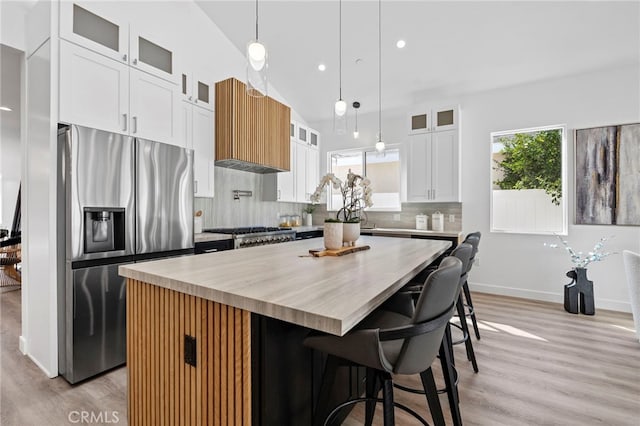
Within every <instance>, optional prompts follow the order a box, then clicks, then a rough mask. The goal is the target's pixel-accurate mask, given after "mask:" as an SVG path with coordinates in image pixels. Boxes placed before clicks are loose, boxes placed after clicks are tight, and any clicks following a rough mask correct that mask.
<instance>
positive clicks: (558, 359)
mask: <svg viewBox="0 0 640 426" xmlns="http://www.w3.org/2000/svg"><path fill="white" fill-rule="evenodd" d="M474 302H475V304H476V310H477V312H478V316H479V318H480V319H481V322H482V327H483V328H482V330H481V333H482V340H480V341H474V348H475V349H476V355H477V358H478V363H479V366H480V373H479V374H473V372H472V370H471V367H470V365H468V363H467V362H466V360H465V358H464V352H463V348H462V347H456V360H457V364H458V370H459V372H460V384H459V389H460V398H461V410H462V416H463V420H464V422H465V425H490V426H494V425H505V426H518V425H536V426H537V425H562V426H568V425H616V426H617V425H636V426H637V425H640V420H639V419H640V343H638V341H637V339H636V338H635V333H634V332H633V322H632V319H631V315H630V314H623V313H616V312H610V311H603V310H598V311H597V312H596V315H595V316H593V317H587V316H583V315H572V314H569V313H566V312H565V311H564V310H563V309H562V306H561V305H558V304H552V303H543V302H534V301H528V300H522V299H514V298H507V297H499V296H492V295H485V294H479V293H475V294H474ZM0 303H1V304H0V321H1V324H0V345H1V351H0V357H1V358H0V425H2V426H14V425H15V426H40V425H52V426H56V425H67V424H72V423H70V421H69V415H70V414H71V415H72V418H73V416H75V413H73V412H75V411H77V412H79V411H82V410H84V411H89V412H91V411H93V412H94V413H95V414H96V415H97V414H98V413H100V412H103V413H104V412H108V413H112V412H114V411H115V412H117V413H118V414H117V416H118V418H119V420H120V421H119V422H118V423H117V424H121V425H125V424H126V369H125V368H120V369H117V370H114V371H111V372H109V373H106V374H104V375H102V376H100V377H98V378H96V379H94V380H90V381H88V382H86V383H82V384H80V385H76V386H73V387H72V386H70V385H69V384H67V382H66V381H64V379H62V378H56V379H47V378H46V377H45V376H44V375H43V373H42V372H41V371H40V370H39V369H38V368H37V367H36V366H35V365H34V364H33V363H32V362H31V361H30V360H29V358H27V357H24V356H22V355H21V354H20V353H19V351H18V335H19V333H20V291H12V292H3V293H2V294H0ZM436 376H437V377H438V376H439V373H438V372H437V371H436ZM397 380H398V381H399V382H402V383H404V384H408V385H412V386H414V387H417V386H418V381H417V380H416V379H415V378H412V377H409V378H405V377H399V378H398V379H397ZM395 396H396V400H397V401H399V402H402V403H405V404H407V405H409V406H410V407H412V408H414V409H416V410H417V411H418V412H420V413H422V414H424V415H425V416H428V413H427V411H426V408H424V407H425V405H426V404H425V403H424V399H423V398H424V397H422V396H418V395H410V394H406V393H403V392H402V391H399V390H398V391H396V394H395ZM441 402H442V404H443V409H444V412H445V415H446V414H447V413H448V409H447V406H446V399H445V397H444V395H443V396H442V397H441ZM361 414H362V410H361V408H360V407H357V408H356V409H355V410H354V412H353V413H352V415H351V416H350V417H349V419H347V421H346V422H345V423H344V424H345V425H348V426H351V425H356V424H361V423H358V421H361ZM396 418H397V424H398V425H413V424H417V423H416V422H415V421H414V420H413V419H412V418H409V417H407V416H405V415H403V413H401V412H399V411H397V412H396ZM427 418H428V417H427ZM110 420H111V423H109V424H113V423H114V422H113V417H111V419H110ZM93 424H96V423H93ZM376 424H382V422H381V413H378V414H377V415H376Z"/></svg>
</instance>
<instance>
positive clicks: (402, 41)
mask: <svg viewBox="0 0 640 426" xmlns="http://www.w3.org/2000/svg"><path fill="white" fill-rule="evenodd" d="M406 45H407V43H406V42H405V41H404V40H398V41H397V42H396V46H397V47H398V49H402V48H403V47H405V46H406Z"/></svg>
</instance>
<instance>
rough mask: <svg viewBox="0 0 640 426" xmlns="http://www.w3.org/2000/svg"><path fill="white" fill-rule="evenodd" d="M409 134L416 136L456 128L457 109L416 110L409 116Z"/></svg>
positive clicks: (449, 107)
mask: <svg viewBox="0 0 640 426" xmlns="http://www.w3.org/2000/svg"><path fill="white" fill-rule="evenodd" d="M408 124H409V134H410V135H417V134H421V133H428V132H439V131H442V130H452V129H457V128H458V107H457V106H447V107H442V108H433V109H426V110H416V111H413V112H412V113H411V114H409V123H408Z"/></svg>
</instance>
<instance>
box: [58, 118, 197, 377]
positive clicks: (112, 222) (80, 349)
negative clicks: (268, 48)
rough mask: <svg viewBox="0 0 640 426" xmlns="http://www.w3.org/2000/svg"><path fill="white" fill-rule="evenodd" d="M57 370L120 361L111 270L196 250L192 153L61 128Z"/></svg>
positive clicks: (119, 286)
mask: <svg viewBox="0 0 640 426" xmlns="http://www.w3.org/2000/svg"><path fill="white" fill-rule="evenodd" d="M58 148H59V156H58V160H59V168H60V170H61V171H62V172H61V173H60V177H59V182H58V217H59V218H60V221H59V223H58V233H59V238H58V240H59V241H60V242H61V243H60V244H59V248H58V259H59V266H60V268H59V271H61V273H60V274H59V277H58V281H59V285H58V302H59V307H60V309H59V317H58V318H59V319H58V326H59V327H58V329H59V341H58V352H59V362H58V369H59V373H60V374H61V375H62V376H64V377H65V378H66V379H67V380H68V381H69V382H70V383H76V382H79V381H81V380H84V379H86V378H89V377H91V376H94V375H96V374H98V373H101V372H103V371H106V370H108V369H111V368H113V367H116V366H118V365H121V364H124V363H125V361H126V309H125V307H126V300H125V294H126V291H125V280H124V279H123V278H122V277H120V276H119V275H118V266H119V265H122V264H127V263H133V262H137V261H141V260H148V259H154V258H160V257H170V256H178V255H185V254H192V253H193V151H191V150H187V149H183V148H180V147H177V146H172V145H167V144H163V143H159V142H154V141H148V140H143V139H137V138H133V137H129V136H124V135H118V134H113V133H108V132H104V131H100V130H95V129H89V128H84V127H80V126H64V127H61V128H60V130H59V133H58Z"/></svg>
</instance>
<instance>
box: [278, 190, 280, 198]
mask: <svg viewBox="0 0 640 426" xmlns="http://www.w3.org/2000/svg"><path fill="white" fill-rule="evenodd" d="M279 199H280V190H279V189H278V200H279Z"/></svg>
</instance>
